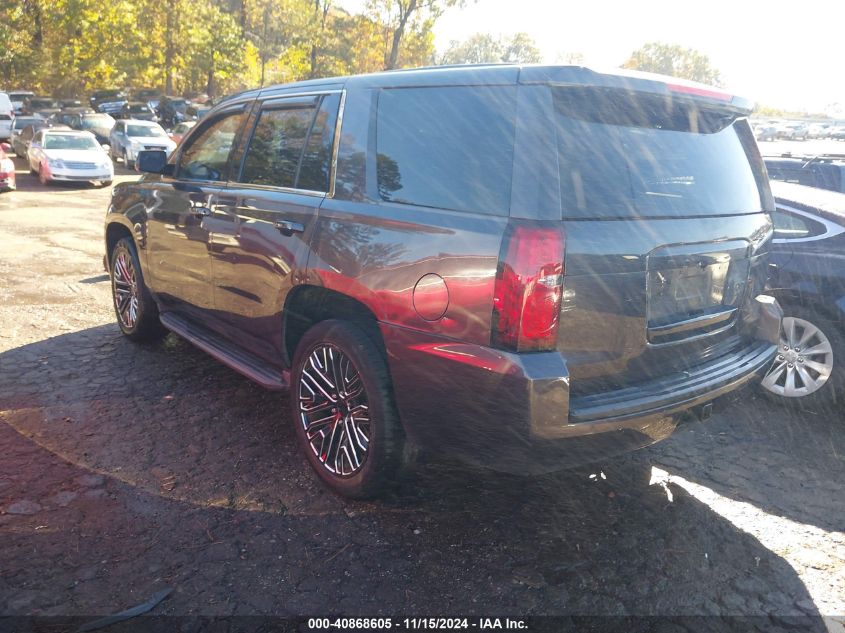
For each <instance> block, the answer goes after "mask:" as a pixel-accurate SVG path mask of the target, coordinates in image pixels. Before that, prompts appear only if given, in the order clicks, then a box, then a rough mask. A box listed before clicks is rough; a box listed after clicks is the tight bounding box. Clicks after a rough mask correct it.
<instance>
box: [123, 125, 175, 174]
mask: <svg viewBox="0 0 845 633" xmlns="http://www.w3.org/2000/svg"><path fill="white" fill-rule="evenodd" d="M109 145H110V147H111V155H112V159H114V161H115V162H117V159H118V158H121V159H123V162H124V163H125V164H126V166H127V167H128V168H129V169H134V168H135V159H136V157H137V156H138V152H140V151H142V150H162V151H164V152H165V153H166V154H167V156H170V153H171V152H172V151H173V150H174V149H175V148H176V143H175V142H174V141H173V139H171V138H170V137H169V136H168V135H167V132H165V131H164V128H162V127H161V126H160V125H159V124H158V123H154V122H152V121H136V120H134V119H129V120H127V121H118V122H117V123H115V125H114V127H113V128H112V130H111V134H110V135H109Z"/></svg>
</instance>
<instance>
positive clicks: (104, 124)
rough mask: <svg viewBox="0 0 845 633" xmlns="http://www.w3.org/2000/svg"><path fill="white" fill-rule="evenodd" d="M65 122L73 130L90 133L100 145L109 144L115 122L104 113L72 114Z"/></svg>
mask: <svg viewBox="0 0 845 633" xmlns="http://www.w3.org/2000/svg"><path fill="white" fill-rule="evenodd" d="M67 121H68V122H67V125H69V126H70V127H71V128H73V129H74V130H82V131H85V132H91V133H92V134H93V135H94V136H95V137H96V138H97V142H98V143H100V145H108V144H109V136H110V135H111V130H112V128H113V127H114V123H115V120H114V119H113V118H112V117H111V116H109V115H108V114H105V113H104V112H93V113H90V114H86V113H83V114H73V115H72V116H71V117H69V118H68V119H67Z"/></svg>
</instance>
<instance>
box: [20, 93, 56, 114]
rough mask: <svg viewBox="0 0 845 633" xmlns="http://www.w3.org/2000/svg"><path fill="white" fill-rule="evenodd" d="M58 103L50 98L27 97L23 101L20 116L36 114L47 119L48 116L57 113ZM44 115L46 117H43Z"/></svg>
mask: <svg viewBox="0 0 845 633" xmlns="http://www.w3.org/2000/svg"><path fill="white" fill-rule="evenodd" d="M59 109H60V108H59V102H58V101H56V100H55V99H53V98H52V97H36V96H32V97H27V98H26V99H24V102H23V107H22V108H21V114H28V115H33V114H38V115H41V116H43V118H45V119H46V118H47V117H48V116H50V114H53V113H54V112H58V111H59ZM45 114H46V116H44V115H45Z"/></svg>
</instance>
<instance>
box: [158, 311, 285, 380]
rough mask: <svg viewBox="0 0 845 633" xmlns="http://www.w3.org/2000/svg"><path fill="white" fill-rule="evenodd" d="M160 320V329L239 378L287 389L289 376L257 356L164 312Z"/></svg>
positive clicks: (194, 324)
mask: <svg viewBox="0 0 845 633" xmlns="http://www.w3.org/2000/svg"><path fill="white" fill-rule="evenodd" d="M159 318H160V319H161V323H162V325H164V327H166V328H167V329H168V330H170V331H171V332H174V333H175V334H178V335H179V336H181V337H182V338H184V339H187V340H188V341H190V342H191V343H193V344H194V345H196V346H197V347H199V348H200V349H201V350H202V351H204V352H206V353H207V354H210V355H211V356H213V357H214V358H216V359H217V360H219V361H220V362H221V363H223V364H224V365H227V366H228V367H231V368H232V369H234V370H235V371H236V372H238V373H239V374H243V375H244V376H246V377H247V378H249V379H250V380H252V381H254V382H257V383H258V384H259V385H261V386H262V387H265V388H266V389H273V390H280V389H287V388H288V387H289V385H290V380H289V378H290V372H288V371H279V370H278V369H276V368H274V367H273V366H272V365H270V364H268V363H267V362H266V361H264V360H261V359H260V358H258V357H257V356H255V355H253V354H250V353H249V352H247V351H244V350H243V349H241V348H240V347H237V346H235V345H233V344H231V343H229V342H228V341H226V340H221V338H220V336H218V335H217V334H215V333H214V332H212V331H211V330H209V329H208V328H206V327H204V326H202V325H198V324H197V323H195V322H193V321H190V320H188V319H186V318H185V317H183V316H180V315H178V314H174V313H173V312H165V313H163V314H161V315H160V317H159Z"/></svg>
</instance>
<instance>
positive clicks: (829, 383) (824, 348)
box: [761, 305, 845, 403]
mask: <svg viewBox="0 0 845 633" xmlns="http://www.w3.org/2000/svg"><path fill="white" fill-rule="evenodd" d="M843 365H845V343H844V342H843V336H842V331H841V326H839V325H837V324H835V323H833V322H831V321H830V320H828V319H825V318H824V317H823V316H821V315H820V314H819V313H818V312H816V311H814V310H809V309H807V308H803V307H800V306H789V305H785V306H784V317H783V321H782V322H781V335H780V343H779V346H778V352H777V356H775V360H774V362H773V363H772V367H771V368H770V369H769V371H768V373H767V374H766V376H765V377H764V378H763V381H762V383H761V384H762V387H763V389H764V390H765V391H766V392H767V393H768V394H770V395H772V396H775V397H776V398H778V399H785V400H792V401H799V400H800V401H801V402H806V403H822V402H825V403H826V402H842V401H845V371H843Z"/></svg>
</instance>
